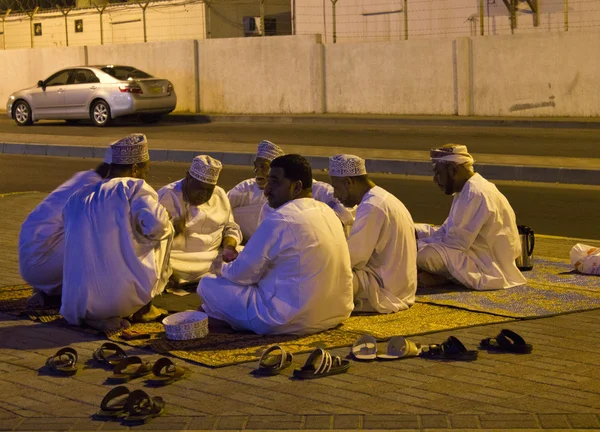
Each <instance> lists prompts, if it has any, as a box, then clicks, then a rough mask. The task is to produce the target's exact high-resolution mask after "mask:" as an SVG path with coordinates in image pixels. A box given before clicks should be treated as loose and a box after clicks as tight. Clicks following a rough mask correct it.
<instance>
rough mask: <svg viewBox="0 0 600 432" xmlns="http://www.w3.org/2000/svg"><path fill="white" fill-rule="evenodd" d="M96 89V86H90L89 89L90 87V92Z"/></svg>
mask: <svg viewBox="0 0 600 432" xmlns="http://www.w3.org/2000/svg"><path fill="white" fill-rule="evenodd" d="M97 88H98V87H96V86H91V87H90V90H96V89H97Z"/></svg>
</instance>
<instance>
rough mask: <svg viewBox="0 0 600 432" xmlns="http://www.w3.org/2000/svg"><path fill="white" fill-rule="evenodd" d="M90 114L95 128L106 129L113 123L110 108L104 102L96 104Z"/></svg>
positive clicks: (99, 101) (100, 101)
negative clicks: (105, 127)
mask: <svg viewBox="0 0 600 432" xmlns="http://www.w3.org/2000/svg"><path fill="white" fill-rule="evenodd" d="M90 114H91V118H92V123H94V125H95V126H99V127H104V126H108V125H109V124H110V123H111V122H112V118H111V117H110V107H109V106H108V104H107V103H106V102H105V101H103V100H98V101H96V102H94V104H93V105H92V109H91V110H90Z"/></svg>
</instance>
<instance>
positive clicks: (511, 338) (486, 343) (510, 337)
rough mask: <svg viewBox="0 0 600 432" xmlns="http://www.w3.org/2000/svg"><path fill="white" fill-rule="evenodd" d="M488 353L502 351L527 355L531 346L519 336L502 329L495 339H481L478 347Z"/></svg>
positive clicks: (530, 350)
mask: <svg viewBox="0 0 600 432" xmlns="http://www.w3.org/2000/svg"><path fill="white" fill-rule="evenodd" d="M479 346H480V347H481V348H483V349H487V350H488V351H503V352H509V353H514V354H529V353H531V352H532V351H533V346H532V345H531V344H528V343H526V342H525V339H523V338H522V337H521V336H519V335H518V334H517V333H515V332H514V331H512V330H508V329H504V330H502V331H501V332H500V333H498V336H496V337H495V338H486V339H483V340H482V341H481V343H480V345H479Z"/></svg>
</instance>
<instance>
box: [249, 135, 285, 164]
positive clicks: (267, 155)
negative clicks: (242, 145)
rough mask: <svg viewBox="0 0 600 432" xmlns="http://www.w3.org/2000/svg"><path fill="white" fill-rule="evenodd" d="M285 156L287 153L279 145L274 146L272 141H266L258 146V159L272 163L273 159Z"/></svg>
mask: <svg viewBox="0 0 600 432" xmlns="http://www.w3.org/2000/svg"><path fill="white" fill-rule="evenodd" d="M284 154H285V152H284V151H283V150H282V149H281V147H279V146H278V145H277V144H273V143H272V142H271V141H267V140H264V141H262V142H261V143H260V144H259V145H258V151H257V152H256V157H259V158H263V159H267V160H269V161H272V160H273V159H275V158H277V157H279V156H283V155H284Z"/></svg>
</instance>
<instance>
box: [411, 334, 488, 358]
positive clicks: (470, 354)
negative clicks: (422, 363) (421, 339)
mask: <svg viewBox="0 0 600 432" xmlns="http://www.w3.org/2000/svg"><path fill="white" fill-rule="evenodd" d="M478 354H479V352H478V351H469V350H467V348H465V346H464V345H463V343H462V342H461V341H460V340H458V338H456V337H454V336H450V337H449V338H448V339H447V340H446V342H444V343H442V344H440V345H425V346H423V347H422V349H421V354H419V356H420V357H423V358H426V359H431V360H464V361H473V360H477V355H478Z"/></svg>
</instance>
